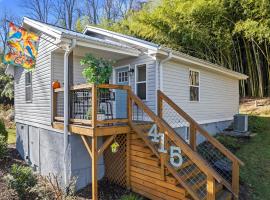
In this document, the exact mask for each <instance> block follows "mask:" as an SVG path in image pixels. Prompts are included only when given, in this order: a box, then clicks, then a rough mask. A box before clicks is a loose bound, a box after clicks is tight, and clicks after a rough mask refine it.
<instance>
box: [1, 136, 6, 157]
mask: <svg viewBox="0 0 270 200" xmlns="http://www.w3.org/2000/svg"><path fill="white" fill-rule="evenodd" d="M7 150H8V147H7V140H6V139H5V137H4V136H2V135H0V160H2V159H3V158H4V157H5V156H6V155H7Z"/></svg>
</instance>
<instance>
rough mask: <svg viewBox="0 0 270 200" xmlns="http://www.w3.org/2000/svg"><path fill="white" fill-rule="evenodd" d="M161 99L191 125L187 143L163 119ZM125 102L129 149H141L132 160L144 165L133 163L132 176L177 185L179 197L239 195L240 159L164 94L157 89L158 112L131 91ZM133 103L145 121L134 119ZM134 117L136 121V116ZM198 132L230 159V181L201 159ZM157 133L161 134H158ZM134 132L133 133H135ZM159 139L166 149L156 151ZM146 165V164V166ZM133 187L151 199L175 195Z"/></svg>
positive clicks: (210, 199) (198, 198) (201, 198)
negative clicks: (129, 133)
mask: <svg viewBox="0 0 270 200" xmlns="http://www.w3.org/2000/svg"><path fill="white" fill-rule="evenodd" d="M163 101H165V103H167V104H168V105H169V106H171V107H172V109H174V110H175V112H177V113H178V114H179V115H180V116H181V117H184V118H185V120H186V121H187V122H188V123H189V124H190V127H189V128H190V137H191V139H190V141H189V143H187V142H186V141H184V140H183V139H182V138H181V137H180V136H179V135H178V134H177V132H176V131H175V129H174V128H172V127H171V126H170V125H169V124H168V123H167V121H165V120H164V119H163V114H162V110H163ZM128 105H129V110H128V118H129V126H130V128H131V131H132V132H133V135H132V136H131V149H132V150H133V151H135V150H136V151H139V150H142V152H132V153H131V159H132V160H133V162H134V161H136V162H142V163H143V166H144V167H141V166H140V165H138V163H136V164H135V165H136V166H137V168H139V169H136V167H135V165H134V167H132V170H131V172H132V173H133V175H138V174H134V173H140V175H143V176H147V177H151V178H156V179H158V180H159V181H163V183H164V181H165V182H166V184H167V183H169V184H172V185H174V186H177V187H178V189H181V190H183V191H185V192H184V195H182V196H181V197H180V196H179V198H178V199H186V198H187V199H194V200H204V199H205V200H206V199H207V200H214V199H215V200H217V199H220V200H222V199H232V197H235V198H236V199H237V198H238V192H239V164H241V165H243V162H242V161H241V160H239V159H238V158H237V157H236V156H235V155H233V154H232V153H231V152H230V151H229V150H228V149H226V148H225V147H224V146H223V145H222V144H221V143H219V142H218V141H217V140H216V139H215V138H213V137H212V136H211V135H210V134H209V133H208V132H207V131H205V130H204V129H203V128H202V127H201V126H200V125H199V124H197V122H196V121H194V120H193V119H192V118H191V117H190V116H189V115H187V114H186V113H185V112H184V111H183V110H181V109H180V108H179V107H178V106H177V105H176V104H175V103H174V102H173V101H172V100H171V99H169V98H168V97H167V96H166V95H165V94H164V93H162V92H161V91H158V115H156V114H155V113H154V112H153V111H152V110H150V109H149V108H148V107H147V106H146V105H145V104H144V102H143V101H142V100H141V99H140V98H139V97H137V96H136V95H135V94H134V93H133V92H132V91H131V90H130V91H129V93H128ZM133 105H135V106H136V107H137V109H140V110H141V113H142V116H143V118H144V119H147V122H143V121H135V120H134V121H133V111H132V108H133ZM170 112H172V111H170ZM144 116H145V117H144ZM134 119H137V120H138V118H136V117H135V118H134ZM150 130H151V132H152V131H153V130H154V131H153V134H152V133H151V134H152V135H151V137H149V136H148V134H149V131H150ZM198 131H199V133H200V134H202V135H203V137H205V138H207V141H208V142H209V144H210V145H212V146H213V148H216V149H217V150H218V151H219V152H220V153H221V154H223V155H224V156H225V158H227V159H229V160H230V161H231V162H232V173H231V175H232V179H231V180H232V181H230V180H229V181H228V179H225V178H224V177H223V175H222V174H221V173H219V171H218V170H216V169H215V168H214V166H212V165H211V163H209V160H207V159H206V158H203V156H202V155H201V151H197V149H196V148H197V144H196V134H197V132H198ZM159 132H161V133H162V134H161V135H160V134H158V133H159ZM134 133H136V135H134ZM161 136H162V137H161ZM162 138H163V139H164V142H163V145H162V146H164V148H163V149H165V150H166V151H161V152H159V149H160V147H161V146H160V144H159V142H161V139H162ZM132 150H131V151H132ZM175 151H176V152H175ZM208 153H211V152H208ZM214 155H217V154H214ZM170 156H173V157H170ZM175 159H176V160H175ZM179 159H181V160H182V161H183V163H182V164H181V166H180V167H178V168H177V167H175V166H177V165H178V164H179V163H178V161H179ZM212 161H214V160H211V162H212ZM177 163H178V164H177ZM145 165H149V166H148V167H147V166H145ZM150 166H151V167H152V168H153V167H155V170H156V171H155V172H153V171H152V169H150ZM158 171H159V172H158ZM228 175H230V174H228ZM134 178H136V177H134ZM131 183H132V181H131ZM133 186H134V187H135V190H134V191H137V192H139V193H141V194H142V193H143V194H142V195H145V194H146V195H148V196H146V195H145V196H146V197H148V198H150V199H170V198H175V197H172V196H170V198H169V197H165V196H164V193H162V194H159V195H158V194H155V192H157V193H159V192H160V191H159V190H155V188H153V187H152V188H148V187H146V186H144V185H141V186H142V187H141V188H139V189H137V190H136V188H138V187H139V186H138V185H136V183H135V185H134V183H133V185H132V184H131V187H132V189H133V188H134V187H133ZM149 187H150V186H149ZM143 189H145V190H143ZM140 191H141V192H140ZM142 191H143V192H142ZM165 193H166V192H165ZM166 194H167V193H166ZM151 195H154V196H151Z"/></svg>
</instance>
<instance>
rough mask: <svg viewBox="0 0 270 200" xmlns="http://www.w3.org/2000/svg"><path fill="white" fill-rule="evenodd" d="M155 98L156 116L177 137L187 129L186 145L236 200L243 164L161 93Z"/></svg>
mask: <svg viewBox="0 0 270 200" xmlns="http://www.w3.org/2000/svg"><path fill="white" fill-rule="evenodd" d="M157 96H158V110H159V111H158V113H159V114H158V115H159V116H160V117H161V118H162V119H163V120H164V121H166V122H167V123H168V124H169V125H171V126H174V128H175V130H179V131H178V135H180V136H181V135H182V136H183V133H182V132H181V130H184V129H185V130H186V129H189V131H188V132H189V138H188V139H189V141H186V143H187V144H189V146H190V147H191V148H192V150H193V151H196V152H197V153H198V154H199V155H200V156H201V157H202V158H203V159H204V160H206V161H207V163H208V166H211V167H212V168H213V169H215V171H216V172H217V173H218V174H219V175H220V176H221V177H222V184H223V185H224V186H225V187H226V188H227V189H228V190H230V191H231V192H232V193H233V195H234V197H235V198H236V199H237V198H238V195H239V165H244V163H243V162H242V161H241V160H240V159H238V158H237V157H236V156H235V155H234V154H233V153H232V152H231V151H229V150H228V149H227V148H226V147H224V146H223V145H222V144H221V143H220V142H219V141H218V140H217V139H215V138H214V137H213V136H212V135H210V134H209V133H208V132H207V131H206V130H205V129H204V128H202V126H200V125H199V124H198V123H197V122H196V121H195V120H194V119H193V118H192V117H190V116H189V115H188V114H187V113H186V112H184V111H183V110H182V109H181V108H180V107H179V106H177V105H176V104H175V103H174V102H173V101H172V100H171V99H170V98H169V97H168V96H166V95H165V94H164V93H163V92H161V91H158V92H157ZM183 124H184V125H183ZM184 127H185V128H184Z"/></svg>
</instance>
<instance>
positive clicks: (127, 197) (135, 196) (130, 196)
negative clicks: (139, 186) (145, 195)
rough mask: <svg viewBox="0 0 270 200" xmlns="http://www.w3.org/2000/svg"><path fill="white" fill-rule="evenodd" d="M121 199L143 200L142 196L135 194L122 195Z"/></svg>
mask: <svg viewBox="0 0 270 200" xmlns="http://www.w3.org/2000/svg"><path fill="white" fill-rule="evenodd" d="M120 200H142V198H141V197H139V196H138V195H135V194H129V195H124V196H122V197H121V199H120Z"/></svg>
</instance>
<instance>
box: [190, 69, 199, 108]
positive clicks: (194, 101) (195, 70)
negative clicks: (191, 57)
mask: <svg viewBox="0 0 270 200" xmlns="http://www.w3.org/2000/svg"><path fill="white" fill-rule="evenodd" d="M191 71H193V72H198V74H199V86H196V85H191V84H190V79H189V75H190V72H191ZM190 87H197V88H198V91H199V95H198V98H199V99H198V101H196V100H193V101H192V100H190ZM188 91H189V97H188V99H189V102H191V103H199V102H200V101H201V72H200V71H199V70H197V69H193V68H189V70H188Z"/></svg>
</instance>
